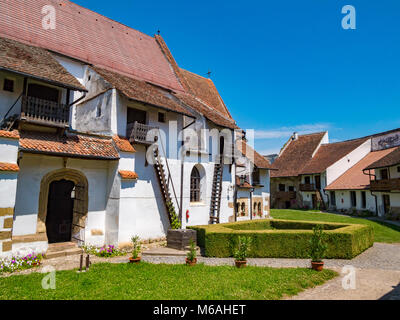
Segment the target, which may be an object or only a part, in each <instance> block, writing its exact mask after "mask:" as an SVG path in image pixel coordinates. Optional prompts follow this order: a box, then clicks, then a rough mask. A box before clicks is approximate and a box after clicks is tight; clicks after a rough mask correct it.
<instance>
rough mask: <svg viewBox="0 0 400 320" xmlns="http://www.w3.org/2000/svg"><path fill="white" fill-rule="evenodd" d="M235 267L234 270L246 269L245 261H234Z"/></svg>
mask: <svg viewBox="0 0 400 320" xmlns="http://www.w3.org/2000/svg"><path fill="white" fill-rule="evenodd" d="M235 265H236V268H246V267H247V261H238V260H235Z"/></svg>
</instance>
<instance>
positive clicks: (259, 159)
mask: <svg viewBox="0 0 400 320" xmlns="http://www.w3.org/2000/svg"><path fill="white" fill-rule="evenodd" d="M236 147H237V149H238V151H239V152H241V153H242V155H243V156H244V157H246V158H248V159H249V160H250V161H251V162H253V163H254V164H255V165H256V166H257V168H260V169H274V167H273V166H272V165H271V164H270V163H269V161H268V160H267V159H265V158H264V157H263V156H262V155H260V154H259V153H258V152H257V151H255V150H254V149H253V148H252V147H250V146H249V145H248V144H247V143H246V141H244V140H238V141H236Z"/></svg>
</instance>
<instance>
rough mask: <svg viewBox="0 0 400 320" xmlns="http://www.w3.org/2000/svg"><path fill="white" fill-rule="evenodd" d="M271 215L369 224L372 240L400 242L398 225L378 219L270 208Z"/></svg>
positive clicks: (306, 219)
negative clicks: (372, 231)
mask: <svg viewBox="0 0 400 320" xmlns="http://www.w3.org/2000/svg"><path fill="white" fill-rule="evenodd" d="M271 215H272V217H273V218H275V219H285V220H302V221H323V222H336V223H354V224H363V225H368V226H371V227H372V228H373V230H374V241H375V242H385V243H397V242H400V227H398V226H395V225H392V224H389V223H385V222H380V221H379V222H378V221H371V220H367V219H363V218H352V217H345V216H342V215H336V214H331V213H321V212H315V211H303V210H280V209H272V210H271Z"/></svg>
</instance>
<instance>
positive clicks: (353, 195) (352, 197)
mask: <svg viewBox="0 0 400 320" xmlns="http://www.w3.org/2000/svg"><path fill="white" fill-rule="evenodd" d="M350 200H351V206H352V207H353V208H355V207H357V194H356V192H355V191H350Z"/></svg>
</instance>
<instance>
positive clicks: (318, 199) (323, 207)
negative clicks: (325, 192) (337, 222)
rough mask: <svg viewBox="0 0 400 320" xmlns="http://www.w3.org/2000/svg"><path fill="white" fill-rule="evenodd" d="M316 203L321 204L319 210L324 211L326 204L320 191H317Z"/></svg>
mask: <svg viewBox="0 0 400 320" xmlns="http://www.w3.org/2000/svg"><path fill="white" fill-rule="evenodd" d="M316 194H317V202H319V203H320V204H321V207H320V210H326V204H325V201H324V197H323V196H322V192H321V190H320V189H317V192H316Z"/></svg>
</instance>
